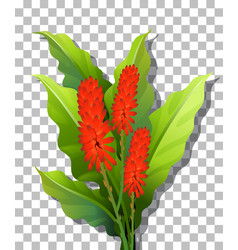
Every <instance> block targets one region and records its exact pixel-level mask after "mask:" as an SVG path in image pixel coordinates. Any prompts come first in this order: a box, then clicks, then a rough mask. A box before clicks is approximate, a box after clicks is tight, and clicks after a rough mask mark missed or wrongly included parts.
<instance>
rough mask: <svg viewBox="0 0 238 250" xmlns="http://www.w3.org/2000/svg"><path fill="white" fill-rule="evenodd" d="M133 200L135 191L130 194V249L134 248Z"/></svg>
mask: <svg viewBox="0 0 238 250" xmlns="http://www.w3.org/2000/svg"><path fill="white" fill-rule="evenodd" d="M134 202H135V193H134V192H132V195H131V250H133V249H134V210H135V209H134V206H135V205H134Z"/></svg>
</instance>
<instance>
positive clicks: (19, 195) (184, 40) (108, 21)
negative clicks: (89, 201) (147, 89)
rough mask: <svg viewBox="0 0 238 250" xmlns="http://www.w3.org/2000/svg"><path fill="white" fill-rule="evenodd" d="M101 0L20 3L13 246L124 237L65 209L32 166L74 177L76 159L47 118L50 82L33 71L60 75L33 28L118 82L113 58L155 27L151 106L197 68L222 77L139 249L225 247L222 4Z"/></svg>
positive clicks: (82, 245)
mask: <svg viewBox="0 0 238 250" xmlns="http://www.w3.org/2000/svg"><path fill="white" fill-rule="evenodd" d="M98 2H99V3H97V1H96V0H95V1H94V0H91V1H80V0H78V1H71V0H67V1H63V0H61V1H56V0H51V1H49V2H48V3H47V1H29V0H19V1H17V2H16V3H15V4H16V10H15V15H16V26H15V28H16V43H15V46H16V51H15V54H16V62H15V64H16V78H15V79H16V81H15V90H16V92H15V99H16V102H15V103H16V108H15V112H16V126H15V148H16V155H15V166H16V167H15V173H16V176H15V182H16V193H15V195H16V196H15V198H16V210H15V212H16V220H15V221H16V227H15V230H16V239H15V242H16V243H15V244H16V249H17V250H21V249H24V250H28V249H34V250H37V249H44V250H45V249H50V250H54V249H67V250H71V249H77V250H78V249H83V250H86V249H95V250H96V249H102V250H103V249H119V248H120V242H119V241H118V240H117V239H114V238H112V237H109V236H107V234H106V233H105V232H101V231H102V230H101V228H96V229H95V228H93V227H90V226H89V225H87V224H86V223H85V222H84V221H80V222H78V223H76V222H74V221H73V220H71V219H70V218H68V217H66V216H65V215H64V213H63V211H62V210H61V207H60V204H59V203H58V202H57V201H56V200H54V199H52V198H51V197H49V196H48V195H46V194H45V193H44V191H43V189H42V185H41V180H40V177H39V175H38V173H37V171H36V170H35V168H34V166H37V167H39V168H40V169H41V170H42V171H52V170H61V171H64V172H65V173H66V174H67V175H68V176H71V172H70V160H69V159H68V157H67V156H65V155H64V154H63V153H62V152H61V151H59V149H58V147H57V135H58V128H57V127H56V125H55V124H54V122H53V121H52V120H51V119H50V118H48V114H47V93H46V91H45V88H44V86H43V85H42V84H41V83H40V82H39V81H37V80H36V79H35V78H32V77H31V75H32V74H45V75H49V76H50V77H52V78H53V79H54V80H56V81H57V82H58V83H61V82H62V79H63V75H62V74H61V73H60V72H58V71H57V61H56V60H55V59H54V58H52V56H51V55H50V53H49V49H48V43H47V41H46V40H44V39H40V36H39V35H35V34H32V32H35V31H50V32H52V33H66V34H68V35H69V36H70V37H71V38H72V39H74V40H75V41H76V42H77V43H78V44H79V46H80V47H81V48H82V49H84V50H86V51H89V52H90V54H91V55H92V56H93V57H95V58H96V60H97V63H98V66H99V67H100V68H101V69H102V71H103V72H105V73H106V74H107V75H108V76H109V79H110V80H111V81H112V82H113V80H114V79H113V71H114V68H115V66H116V65H118V63H120V62H121V61H122V60H123V58H125V57H126V56H127V54H128V52H129V49H130V46H131V43H132V41H133V40H134V39H135V38H136V37H137V36H138V35H139V34H142V33H146V32H147V31H148V30H149V29H152V32H151V33H150V34H149V35H148V39H149V40H151V39H153V38H155V37H156V35H157V34H158V37H157V38H156V39H154V41H153V42H152V41H149V42H147V43H146V46H147V48H148V51H149V53H150V56H151V59H152V67H151V71H150V73H149V76H148V80H149V82H150V83H151V84H152V85H153V86H154V89H155V92H156V90H157V91H158V93H159V94H158V93H156V101H155V103H154V105H153V109H155V108H156V107H158V106H159V105H161V104H163V103H164V101H165V100H166V98H167V97H168V95H169V94H170V93H172V92H174V91H178V90H180V89H183V88H185V87H186V86H187V85H188V83H189V82H190V81H191V80H192V79H193V78H194V77H196V76H197V75H203V74H207V73H210V72H213V73H214V75H213V76H211V77H210V79H211V80H213V79H215V78H217V77H220V79H219V80H218V81H217V82H216V83H214V81H210V82H208V83H207V85H206V99H205V102H204V105H203V107H202V109H201V110H200V111H199V112H198V115H197V116H196V118H195V128H194V132H193V134H192V136H191V137H190V139H189V141H188V143H187V145H186V151H185V154H184V157H183V159H182V160H181V161H180V162H179V163H177V164H176V165H175V166H174V167H173V168H171V171H170V174H169V177H168V179H167V181H166V183H165V184H164V185H162V186H161V187H160V188H159V189H158V190H157V191H156V193H155V196H154V200H153V202H152V204H151V206H150V207H149V208H148V209H147V210H145V211H144V213H143V220H142V224H141V226H140V228H139V230H137V234H136V238H137V241H139V242H140V243H139V242H138V243H136V244H137V249H143V250H145V249H150V250H151V249H152V250H153V249H160V250H162V249H166V250H171V249H175V250H179V249H182V250H186V249H191V250H196V249H199V250H205V249H209V250H212V249H216V250H221V249H223V243H222V233H223V226H222V216H223V210H222V199H223V193H222V182H223V176H222V166H223V161H222V154H223V152H222V149H223V144H222V132H223V126H222V124H223V121H222V119H223V107H222V106H223V88H222V74H223V70H222V64H223V60H222V47H223V44H222V32H223V27H222V20H223V19H222V15H223V11H222V9H220V8H218V7H217V6H216V5H215V4H214V2H215V1H214V0H209V1H202V0H200V1H198V0H190V1H181V0H174V1H170V0H167V1H165V0H159V1H145V0H143V1H142V0H141V1H133V3H132V1H131V0H124V1H109V0H108V1H98ZM156 2H157V3H156ZM189 159H190V160H189ZM172 184H173V185H172ZM164 191H166V192H164ZM157 208H158V209H157Z"/></svg>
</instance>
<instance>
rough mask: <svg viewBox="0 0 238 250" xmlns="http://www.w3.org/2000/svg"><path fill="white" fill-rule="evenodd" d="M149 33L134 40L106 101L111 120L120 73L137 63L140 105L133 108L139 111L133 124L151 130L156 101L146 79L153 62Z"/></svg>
mask: <svg viewBox="0 0 238 250" xmlns="http://www.w3.org/2000/svg"><path fill="white" fill-rule="evenodd" d="M149 32H150V31H149ZM149 32H148V33H149ZM148 33H146V34H143V35H140V36H138V37H137V38H136V39H135V40H134V42H133V44H132V46H131V49H130V52H129V54H128V56H127V57H126V59H125V60H124V61H122V62H121V63H120V64H119V65H118V66H117V68H116V69H115V71H114V78H115V84H113V85H112V86H111V87H110V88H109V89H108V90H107V92H106V93H105V96H104V101H105V104H106V106H107V109H108V112H109V115H110V120H111V119H112V117H111V113H112V109H111V106H112V103H113V102H114V100H113V98H114V97H115V94H116V93H117V92H118V91H117V86H118V82H119V78H120V74H121V72H122V70H123V69H124V68H125V66H126V65H133V64H135V66H136V67H137V68H138V73H139V74H140V78H139V82H138V93H137V95H136V97H135V98H136V99H137V102H138V104H139V105H138V106H137V108H135V109H134V110H133V111H136V112H137V115H136V116H134V117H133V118H134V120H135V124H132V127H133V130H134V131H135V130H136V129H137V128H140V127H145V126H146V127H147V128H148V129H150V130H151V123H150V120H149V111H150V108H151V106H152V105H153V102H154V91H153V88H152V87H151V86H150V84H149V83H148V81H147V79H146V77H147V74H148V72H149V70H150V63H151V60H150V56H149V54H148V52H147V50H146V47H145V38H146V37H147V35H148ZM114 133H115V136H117V135H116V133H117V132H116V131H115V132H114ZM131 135H132V134H130V135H129V136H128V137H127V150H128V148H129V145H130V138H131ZM117 139H118V136H117ZM118 140H119V139H118Z"/></svg>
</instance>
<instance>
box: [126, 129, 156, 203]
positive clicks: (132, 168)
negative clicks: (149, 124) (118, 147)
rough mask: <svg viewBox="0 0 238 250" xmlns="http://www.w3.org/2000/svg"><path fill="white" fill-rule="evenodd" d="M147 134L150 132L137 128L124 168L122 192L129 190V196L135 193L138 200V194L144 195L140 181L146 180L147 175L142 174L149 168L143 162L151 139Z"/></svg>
mask: <svg viewBox="0 0 238 250" xmlns="http://www.w3.org/2000/svg"><path fill="white" fill-rule="evenodd" d="M149 133H150V131H149V130H148V129H147V128H146V127H145V128H141V129H139V128H138V129H137V130H136V131H135V133H134V134H133V136H132V138H131V144H130V148H129V157H128V156H127V159H126V161H125V167H124V168H125V172H124V190H123V192H124V193H125V192H126V191H127V190H129V192H128V195H129V196H130V195H131V193H132V192H135V194H136V197H137V198H139V196H140V194H141V195H143V194H144V191H143V189H142V187H141V185H143V186H145V182H144V181H143V180H142V179H144V178H146V177H147V175H146V174H144V173H142V172H144V171H146V170H147V169H148V168H149V166H148V162H146V161H145V160H146V158H147V157H148V156H149V154H148V151H149V145H150V139H151V136H149Z"/></svg>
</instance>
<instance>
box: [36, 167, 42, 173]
mask: <svg viewBox="0 0 238 250" xmlns="http://www.w3.org/2000/svg"><path fill="white" fill-rule="evenodd" d="M35 169H36V170H37V172H38V173H39V174H40V172H41V171H40V170H39V169H38V168H37V167H36V166H35Z"/></svg>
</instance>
